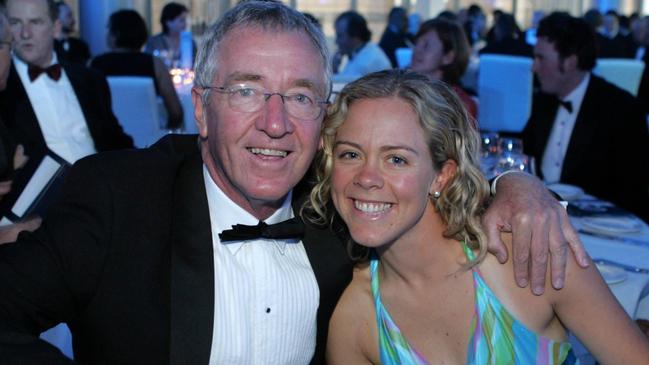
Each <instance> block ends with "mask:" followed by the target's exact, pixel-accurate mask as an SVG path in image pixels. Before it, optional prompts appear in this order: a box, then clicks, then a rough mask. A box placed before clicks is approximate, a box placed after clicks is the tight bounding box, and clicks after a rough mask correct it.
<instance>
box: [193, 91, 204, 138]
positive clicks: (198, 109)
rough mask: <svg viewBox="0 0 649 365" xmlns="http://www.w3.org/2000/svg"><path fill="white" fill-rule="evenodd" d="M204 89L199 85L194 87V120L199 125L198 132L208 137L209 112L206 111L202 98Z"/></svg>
mask: <svg viewBox="0 0 649 365" xmlns="http://www.w3.org/2000/svg"><path fill="white" fill-rule="evenodd" d="M202 93H203V89H200V88H198V87H193V88H192V102H193V103H194V122H195V123H196V126H197V127H198V134H199V135H200V136H201V138H203V139H205V138H207V121H206V120H205V119H206V116H207V113H206V111H205V106H204V105H203V98H202Z"/></svg>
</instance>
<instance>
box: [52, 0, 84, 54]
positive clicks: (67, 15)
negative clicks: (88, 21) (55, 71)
mask: <svg viewBox="0 0 649 365" xmlns="http://www.w3.org/2000/svg"><path fill="white" fill-rule="evenodd" d="M56 6H57V9H58V11H59V21H60V22H61V32H60V33H59V35H58V37H57V38H56V40H55V41H54V50H55V51H56V54H57V56H58V57H59V60H61V61H62V62H70V63H79V64H82V65H86V64H87V63H88V60H89V59H90V48H89V47H88V44H87V43H86V42H85V41H84V40H83V39H80V38H77V37H74V36H73V35H72V34H73V33H74V30H75V26H76V23H77V22H76V20H75V18H74V13H73V12H72V9H70V5H68V4H66V3H65V1H61V0H60V1H57V2H56Z"/></svg>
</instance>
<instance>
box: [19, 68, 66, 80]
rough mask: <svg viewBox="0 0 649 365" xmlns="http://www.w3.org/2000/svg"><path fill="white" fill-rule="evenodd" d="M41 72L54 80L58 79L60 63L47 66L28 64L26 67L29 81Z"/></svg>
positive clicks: (59, 76)
mask: <svg viewBox="0 0 649 365" xmlns="http://www.w3.org/2000/svg"><path fill="white" fill-rule="evenodd" d="M42 73H46V74H47V76H49V77H50V79H52V80H54V81H59V79H60V78H61V65H59V64H58V63H57V64H54V65H52V66H50V67H47V68H42V67H38V66H33V65H29V67H28V68H27V74H28V75H29V81H31V82H34V80H36V79H37V78H38V76H40V75H41V74H42Z"/></svg>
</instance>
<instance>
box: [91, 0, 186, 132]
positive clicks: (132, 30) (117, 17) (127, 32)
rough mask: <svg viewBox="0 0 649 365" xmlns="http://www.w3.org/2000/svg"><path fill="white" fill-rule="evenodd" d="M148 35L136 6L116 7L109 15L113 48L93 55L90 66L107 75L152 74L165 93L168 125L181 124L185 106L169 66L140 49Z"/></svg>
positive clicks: (159, 91)
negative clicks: (122, 8)
mask: <svg viewBox="0 0 649 365" xmlns="http://www.w3.org/2000/svg"><path fill="white" fill-rule="evenodd" d="M147 36H148V32H147V30H146V24H145V23H144V19H142V17H141V16H140V14H138V13H137V12H136V11H133V10H119V11H116V12H115V13H113V14H111V15H110V18H108V38H107V42H108V47H109V48H110V49H111V51H110V52H108V53H104V54H103V55H100V56H97V57H95V58H94V59H92V60H91V61H90V66H91V67H93V68H95V69H97V70H99V71H101V72H103V73H104V75H106V76H144V77H150V78H152V79H153V84H154V85H155V89H156V93H157V94H158V95H160V96H161V97H162V101H163V103H164V106H165V109H166V110H167V128H168V129H177V128H181V127H182V125H183V109H182V106H181V105H180V99H179V98H178V94H176V89H175V88H174V85H173V82H172V81H171V75H169V70H168V69H167V67H166V66H165V64H164V63H163V62H162V61H161V60H160V59H159V58H157V57H154V56H151V55H150V54H146V53H142V51H141V50H142V45H144V42H146V39H147Z"/></svg>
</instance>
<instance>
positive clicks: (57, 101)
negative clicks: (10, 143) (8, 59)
mask: <svg viewBox="0 0 649 365" xmlns="http://www.w3.org/2000/svg"><path fill="white" fill-rule="evenodd" d="M7 13H8V18H9V24H10V26H11V29H12V32H13V36H14V42H15V43H14V57H13V64H12V68H11V71H10V74H9V79H8V81H7V89H6V90H5V91H3V92H2V93H0V116H1V118H2V120H3V121H4V123H5V124H6V126H7V128H8V129H9V131H10V132H11V133H12V134H13V135H14V138H15V140H16V142H17V143H21V144H23V145H24V146H25V153H26V154H27V156H29V157H30V160H31V161H34V162H38V161H40V159H41V157H42V156H43V155H44V154H45V153H46V151H47V149H50V150H52V151H53V152H55V153H56V154H58V155H60V156H61V157H63V158H64V159H65V160H67V161H68V162H70V163H72V162H74V161H76V160H78V159H79V158H81V157H84V156H87V155H89V154H92V153H95V152H97V151H106V150H114V149H119V148H131V147H133V142H132V140H131V138H130V137H129V136H127V135H126V134H124V132H123V131H122V128H121V127H120V125H119V123H118V122H117V119H116V118H115V115H114V114H113V111H112V109H111V103H110V100H111V99H110V91H109V89H108V84H107V83H106V80H105V79H104V78H103V77H102V76H101V75H100V74H98V73H97V72H96V71H92V70H90V69H88V68H86V67H84V66H81V65H73V64H69V65H68V64H63V65H60V64H59V63H58V61H57V56H56V54H55V53H54V51H53V45H54V35H55V34H56V33H57V32H58V31H59V29H60V27H61V25H60V22H59V20H58V17H57V7H56V5H55V4H54V2H53V1H52V0H9V1H8V2H7ZM62 66H63V67H62Z"/></svg>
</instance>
